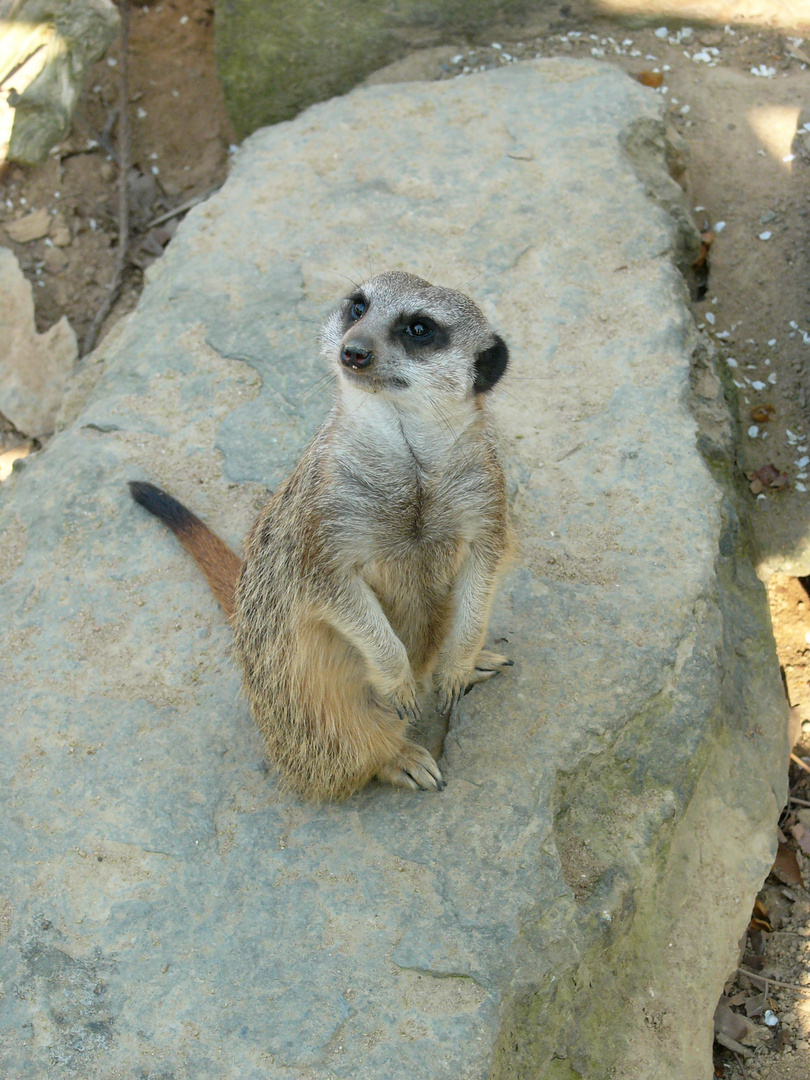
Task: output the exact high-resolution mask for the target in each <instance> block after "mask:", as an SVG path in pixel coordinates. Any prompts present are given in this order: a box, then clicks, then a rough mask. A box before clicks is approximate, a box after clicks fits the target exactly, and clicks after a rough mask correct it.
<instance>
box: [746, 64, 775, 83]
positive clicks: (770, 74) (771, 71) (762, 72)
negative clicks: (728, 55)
mask: <svg viewBox="0 0 810 1080" xmlns="http://www.w3.org/2000/svg"><path fill="white" fill-rule="evenodd" d="M751 74H752V75H757V76H759V78H761V79H772V78H774V76H775V75H776V68H772V67H767V66H766V65H765V64H760V65H759V67H755V68H751Z"/></svg>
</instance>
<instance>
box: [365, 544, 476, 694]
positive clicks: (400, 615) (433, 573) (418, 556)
mask: <svg viewBox="0 0 810 1080" xmlns="http://www.w3.org/2000/svg"><path fill="white" fill-rule="evenodd" d="M466 550H467V544H466V543H464V542H463V541H459V540H452V539H445V540H443V541H441V542H433V543H430V542H427V543H425V542H423V543H414V544H412V545H410V546H409V547H407V548H405V549H404V550H403V549H402V547H400V548H399V550H398V551H397V552H396V553H392V554H391V556H390V557H388V558H379V557H378V558H376V559H374V560H372V561H370V562H369V563H367V564H366V565H365V566H364V567H363V570H362V575H363V577H364V579H365V580H366V581H367V582H368V584H369V585H370V586H371V588H372V589H373V590H374V593H375V594H376V596H377V598H378V599H379V601H380V606H381V607H382V609H383V611H384V612H385V615H386V618H387V619H388V621H389V622H390V624H391V628H392V629H393V631H394V633H395V634H396V635H397V637H398V638H399V639H400V641H401V642H402V644H403V645H404V646H405V648H406V650H407V652H408V656H409V658H410V661H411V666H412V668H413V670H414V674H416V676H417V677H421V676H422V675H423V674H425V673H426V672H427V671H428V669H429V668H430V667H431V666H432V664H433V660H434V659H435V656H436V653H437V652H438V650H439V648H440V646H441V643H442V641H443V640H444V638H445V636H446V634H447V630H448V627H449V623H450V619H451V617H452V614H453V585H454V583H455V580H456V577H457V574H458V570H459V567H460V565H461V563H462V561H463V559H464V555H465V553H466Z"/></svg>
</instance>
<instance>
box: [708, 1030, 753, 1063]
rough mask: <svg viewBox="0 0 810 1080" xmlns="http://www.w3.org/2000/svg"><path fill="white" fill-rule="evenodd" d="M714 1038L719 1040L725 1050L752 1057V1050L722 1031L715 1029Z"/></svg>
mask: <svg viewBox="0 0 810 1080" xmlns="http://www.w3.org/2000/svg"><path fill="white" fill-rule="evenodd" d="M714 1038H715V1040H716V1042H719V1043H720V1045H721V1046H725V1048H726V1050H730V1051H731V1052H732V1054H739V1055H740V1056H741V1057H752V1056H753V1054H754V1051H753V1050H749V1049H748V1047H747V1046H743V1045H742V1043H738V1042H737V1040H736V1039H732V1038H731V1037H730V1036H729V1035H724V1034H723V1032H722V1031H715V1033H714Z"/></svg>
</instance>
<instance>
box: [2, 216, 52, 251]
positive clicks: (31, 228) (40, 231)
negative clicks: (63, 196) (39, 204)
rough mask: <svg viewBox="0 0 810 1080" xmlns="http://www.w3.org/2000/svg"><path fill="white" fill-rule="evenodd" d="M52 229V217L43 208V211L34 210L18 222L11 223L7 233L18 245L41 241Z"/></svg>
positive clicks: (7, 225)
mask: <svg viewBox="0 0 810 1080" xmlns="http://www.w3.org/2000/svg"><path fill="white" fill-rule="evenodd" d="M50 227H51V215H50V214H49V213H48V211H47V210H46V209H45V208H44V207H43V209H42V210H34V212H33V213H31V214H26V215H25V217H23V218H19V220H17V221H9V222H8V223H7V224H6V232H7V233H8V235H9V236H10V237H11V239H12V240H16V241H17V243H18V244H27V243H28V242H29V241H30V240H41V239H42V237H43V236H47V234H48V229H49V228H50Z"/></svg>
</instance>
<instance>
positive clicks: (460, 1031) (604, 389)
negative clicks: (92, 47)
mask: <svg viewBox="0 0 810 1080" xmlns="http://www.w3.org/2000/svg"><path fill="white" fill-rule="evenodd" d="M638 125H642V128H639V127H638ZM650 125H652V127H651V126H650ZM639 130H643V132H644V137H643V138H642V139H634V138H633V137H632V136H633V132H634V131H639ZM655 131H657V132H658V134H657V136H656V137H653V134H652V133H654V132H655ZM631 145H633V146H635V147H636V150H635V151H634V154H635V156H636V158H637V159H638V158H639V155H640V154H641V155H642V156H643V154H646V155H647V160H646V163H645V169H642V170H641V173H642V175H645V176H646V177H647V181H646V183H642V182H641V181H640V180H639V179H638V178H637V173H636V171H634V166H633V165H632V164H631V160H630V156H629V154H628V152H627V151H626V150H625V149H624V147H625V146H631ZM639 145H643V146H646V147H647V150H646V151H644V150H643V149H642V150H639V149H638V147H639ZM664 150H665V147H664V140H663V127H662V125H661V124H660V118H659V99H658V98H656V96H655V95H654V94H652V93H650V92H648V91H646V90H644V89H642V88H641V87H640V86H638V85H637V84H636V83H634V82H632V81H630V80H629V79H626V78H625V77H623V76H622V75H620V74H618V73H617V72H616V71H613V70H611V69H610V68H607V67H599V66H596V65H591V64H578V63H573V62H567V61H550V62H544V63H540V64H532V65H526V66H514V67H511V68H510V69H508V70H501V71H498V72H493V73H488V74H486V75H482V76H476V77H473V78H470V79H468V80H461V81H455V82H445V83H440V84H431V85H416V84H414V85H408V86H400V87H388V86H386V87H379V88H373V89H370V90H363V91H358V92H355V93H353V94H351V95H349V96H348V97H346V98H344V99H341V100H336V101H333V102H330V103H328V104H325V105H322V106H318V107H315V108H313V109H311V110H310V111H309V112H307V113H306V114H304V115H303V116H302V117H300V118H299V119H298V120H297V121H295V122H294V123H291V124H281V125H279V126H278V127H276V128H273V129H268V130H265V131H262V132H260V133H257V134H256V135H255V136H254V137H253V138H252V139H251V140H249V142H248V143H247V144H246V146H245V147H244V148H243V150H242V151H241V152H240V154H239V155H238V157H237V160H236V164H235V167H234V170H233V174H232V176H231V177H230V179H229V181H228V183H227V184H226V185H225V187H224V188H223V189H222V191H221V192H220V193H219V194H218V195H216V196H215V197H214V198H212V199H211V200H209V202H207V203H206V204H204V205H203V206H201V207H199V208H198V209H197V210H195V211H194V212H193V213H192V214H191V215H190V217H189V219H188V220H187V221H186V223H185V224H184V225H183V227H182V228H181V230H180V232H179V234H178V237H177V239H176V240H175V241H174V242H173V244H172V247H171V249H170V251H169V253H168V255H167V256H166V258H165V259H164V260H162V261H161V263H159V264H156V265H155V267H154V268H153V271H152V279H151V282H150V284H149V285H148V287H147V289H146V291H145V293H144V295H143V298H142V301H141V304H140V306H139V309H138V311H137V312H136V313H135V315H134V316H133V317H132V318H131V319H130V320H129V322H128V323H127V325H126V326H125V327H124V329H123V331H122V333H121V334H120V336H119V337H118V339H117V341H116V343H115V346H114V348H113V350H112V351H110V352H109V353H108V354H107V371H106V374H105V376H104V377H103V378H102V379H101V380H100V382H99V383H98V384H97V386H96V388H95V390H94V391H93V393H92V396H91V398H90V400H89V401H88V402H87V405H86V407H85V408H84V411H83V412H82V414H81V415H80V416H79V418H78V420H77V421H76V422H75V424H74V425H73V426H72V427H70V428H69V429H68V430H66V431H64V432H63V433H61V434H60V435H58V436H57V437H56V438H55V439H54V440H53V441H52V442H51V444H50V445H49V447H48V449H47V451H46V452H45V453H44V454H43V455H42V457H41V458H40V460H38V461H36V462H35V463H33V464H31V465H29V466H27V467H26V468H25V469H24V471H23V473H22V475H21V476H17V477H15V478H14V479H13V481H12V485H11V486H10V487H9V488H8V490H6V491H4V496H3V501H4V505H3V509H2V526H3V528H4V532H3V535H2V540H1V541H0V551H2V558H3V560H4V562H3V564H2V566H1V567H0V579H2V580H4V581H5V585H4V587H3V590H2V598H1V600H0V611H1V612H2V620H1V624H2V625H3V626H4V627H5V631H6V632H5V636H4V642H3V644H2V651H0V656H2V665H3V667H2V679H3V686H4V700H5V703H6V709H5V714H6V715H5V746H6V750H5V753H4V754H3V755H2V756H0V792H2V797H3V799H4V802H5V820H4V826H3V832H2V836H3V843H4V846H5V849H6V852H7V854H6V855H5V857H4V860H3V864H2V865H3V870H4V873H3V878H2V881H3V885H2V892H3V893H4V895H5V899H4V900H2V901H0V934H3V935H4V936H5V941H4V942H3V946H2V959H1V960H0V979H2V986H3V991H4V997H3V1009H4V1012H5V1018H6V1028H5V1033H4V1034H3V1036H2V1039H3V1041H2V1043H0V1047H2V1049H0V1061H2V1071H3V1074H4V1075H14V1076H15V1077H19V1078H20V1080H27V1078H33V1077H37V1078H39V1077H43V1076H45V1075H48V1076H60V1077H61V1076H65V1077H83V1078H97V1077H98V1078H100V1077H110V1076H130V1075H136V1074H137V1075H144V1076H169V1075H171V1076H175V1077H178V1078H179V1077H189V1078H190V1077H193V1078H195V1080H207V1078H209V1077H210V1078H214V1077H216V1078H220V1077H223V1076H232V1077H239V1078H240V1080H251V1078H256V1080H258V1078H260V1077H261V1078H262V1080H266V1078H278V1080H281V1078H285V1080H293V1078H295V1080H327V1078H337V1077H340V1078H343V1077H361V1078H363V1080H390V1078H392V1077H402V1076H407V1077H411V1078H413V1080H458V1078H460V1077H464V1078H465V1080H466V1078H484V1077H492V1078H498V1080H504V1078H517V1077H531V1078H533V1080H534V1078H539V1077H555V1078H562V1077H565V1078H569V1080H570V1078H573V1077H575V1076H587V1077H604V1076H606V1075H608V1074H610V1075H612V1076H617V1077H619V1076H627V1077H650V1076H655V1077H657V1078H659V1080H661V1078H663V1080H667V1078H672V1080H675V1078H676V1077H677V1078H678V1080H691V1078H708V1077H709V1075H710V1045H711V1017H712V1012H713V1009H714V1005H715V1003H716V1000H717V997H718V996H719V993H720V990H721V986H722V982H723V979H724V977H725V975H726V974H727V973H728V972H729V971H730V970H731V969H732V968H733V967H734V965H735V964H736V942H737V940H738V938H739V936H740V934H741V933H742V931H743V929H744V927H745V925H746V922H747V919H748V914H749V912H750V909H751V903H752V899H753V896H754V893H755V891H756V888H757V885H758V883H759V882H760V881H761V879H762V878H763V876H764V875H765V873H766V872H767V870H768V868H769V865H770V860H771V857H772V843H773V823H774V820H775V817H776V814H777V809H778V807H779V805H780V803H781V801H782V799H783V797H784V776H785V769H784V765H785V755H786V753H787V747H786V737H785V725H784V721H785V705H784V699H783V695H782V692H781V686H780V682H779V675H778V670H777V667H776V663H775V659H774V656H773V650H772V641H771V636H770V628H769V623H768V616H767V611H766V606H765V602H764V597H763V591H762V588H761V586H760V585H759V583H758V581H757V579H756V577H755V576H754V574H753V571H752V569H751V565H750V562H749V560H748V557H747V554H746V550H745V542H744V526H743V525H742V524H741V522H740V521H739V519H738V517H737V513H736V511H735V499H734V495H733V490H732V488H731V485H730V466H729V456H728V455H729V449H730V440H731V428H730V422H729V418H728V415H727V413H726V411H725V406H724V404H723V399H722V392H721V389H720V387H719V384H718V382H717V379H716V378H715V376H714V374H713V369H712V365H711V361H710V357H708V356H707V355H706V354H705V352H704V350H703V346H702V344H701V341H700V340H699V338H698V336H697V335H696V332H695V329H694V325H693V321H692V318H691V316H690V313H689V311H688V308H687V302H686V297H685V291H684V288H683V285H682V281H681V279H680V276H679V273H678V271H677V270H676V269H675V267H674V265H673V252H674V251H675V249H676V248H677V247H678V246H679V245H680V246H682V243H681V241H679V240H678V239H677V236H678V234H679V230H683V228H684V222H683V219H681V220H680V224H676V223H675V222H674V220H673V218H672V217H671V216H670V215H669V214H668V213H667V212H665V211H664V210H663V209H661V208H660V206H659V204H658V203H657V202H655V201H653V199H652V198H651V196H650V195H649V194H648V190H649V191H653V190H656V192H657V197H658V198H660V197H662V192H665V191H669V192H670V195H671V194H672V191H673V189H672V188H671V187H669V186H668V183H667V181H666V177H665V174H664V168H663V160H664ZM653 174H655V176H656V181H655V184H652V183H651V181H650V179H649V178H650V177H651V176H652V175H653ZM681 239H682V238H681ZM384 268H406V269H408V270H411V271H414V272H416V273H419V274H422V275H424V276H427V277H430V278H432V279H433V280H436V281H439V282H442V283H444V284H448V285H451V286H455V287H461V288H464V289H466V291H468V292H469V293H470V294H472V295H473V296H474V297H475V298H476V299H477V300H478V301H479V302H480V304H481V306H482V308H483V309H484V312H485V314H486V315H487V317H488V318H490V319H491V320H492V321H493V323H495V324H496V326H498V328H499V329H500V330H501V331H502V332H503V333H504V334H505V335H506V337H507V338H508V340H509V342H510V345H511V347H512V353H513V369H512V373H511V375H510V376H509V378H508V379H507V380H506V381H505V387H504V390H503V392H502V393H501V394H500V395H499V397H500V404H499V409H500V413H501V419H502V424H503V428H504V432H505V442H506V452H507V458H508V463H509V470H510V476H511V492H512V502H513V508H514V515H515V519H516V524H517V529H518V533H519V541H520V553H519V556H518V558H517V561H516V563H515V566H514V569H513V570H512V571H511V573H510V574H509V576H508V577H507V578H506V580H505V581H504V583H503V586H502V588H501V590H500V594H499V597H498V601H497V603H496V605H495V610H494V614H493V617H492V621H491V628H490V640H491V641H493V642H500V643H503V642H506V644H501V645H499V646H498V647H499V648H503V649H507V650H508V651H509V652H510V654H511V655H512V656H513V658H514V659H515V661H516V667H515V668H514V669H513V670H512V672H511V673H510V674H509V675H508V676H506V677H504V678H501V679H498V680H496V681H495V682H494V683H492V684H490V685H488V686H486V687H479V688H476V689H475V690H474V691H473V692H472V693H471V694H470V695H469V696H468V697H467V698H465V699H464V701H463V702H462V704H461V706H460V707H459V709H458V711H457V713H456V714H455V715H454V717H453V719H452V721H451V725H450V730H449V733H448V735H447V737H446V740H445V743H444V757H443V762H442V768H443V770H444V771H445V775H446V777H447V779H448V787H447V789H446V790H445V791H444V792H443V793H442V794H441V795H436V796H434V797H431V796H428V795H424V794H409V793H405V792H402V791H396V790H393V789H387V788H381V787H374V786H372V787H370V788H368V789H367V790H365V791H364V792H362V793H361V794H359V795H358V796H356V797H354V798H353V799H351V800H350V801H349V802H347V803H345V804H342V805H332V806H321V807H316V806H310V805H302V804H301V803H299V802H297V801H295V800H294V799H290V798H287V797H284V796H283V795H281V794H280V792H279V790H278V787H277V785H276V781H275V778H274V776H273V774H272V772H270V771H268V769H267V767H266V765H265V762H264V758H263V755H262V747H261V744H260V740H259V736H258V734H257V732H256V731H255V730H254V727H253V725H252V723H251V720H250V718H249V716H248V714H247V711H246V709H245V706H244V703H243V702H242V701H241V700H240V699H239V696H238V678H237V674H236V672H235V671H234V669H233V667H232V665H231V662H230V660H229V657H228V648H229V631H228V626H227V624H226V622H225V619H224V617H223V616H222V615H221V613H220V612H219V611H218V609H217V608H216V605H215V603H214V601H213V599H212V598H211V596H210V595H209V594H208V592H207V590H206V587H205V586H204V584H203V582H202V580H201V578H200V577H199V575H198V574H197V573H196V571H195V568H194V567H193V566H191V565H189V563H188V561H187V559H186V557H185V556H184V554H183V553H182V552H181V551H180V550H179V549H178V546H177V544H176V542H175V541H174V539H173V537H171V536H170V535H167V534H165V533H164V532H163V531H161V529H160V528H159V526H158V525H157V523H156V522H155V521H154V520H153V519H151V518H148V517H147V516H146V515H145V514H144V513H143V512H142V511H141V510H140V509H139V508H138V507H136V506H134V505H133V504H131V503H130V502H129V497H128V494H127V492H126V489H125V481H126V480H127V479H130V478H139V477H148V478H149V479H151V480H154V481H156V482H158V483H161V484H162V485H163V486H165V487H167V488H169V489H170V490H172V491H174V492H175V493H176V494H177V495H179V496H180V497H181V498H183V499H184V501H186V502H187V503H189V504H190V505H191V506H192V507H194V508H195V509H196V510H197V511H198V512H199V513H200V514H201V515H203V516H206V517H207V518H208V519H209V521H210V522H211V524H212V525H213V526H214V527H215V528H217V530H218V531H220V533H221V534H222V535H223V536H225V537H226V538H227V539H228V540H229V541H230V542H232V543H234V544H237V543H238V541H239V538H240V535H241V534H242V533H243V532H244V530H245V528H246V527H247V524H248V522H249V521H250V519H251V517H252V515H253V513H254V510H255V507H256V506H257V505H258V503H259V502H260V500H261V498H262V495H263V492H264V489H265V486H270V487H272V486H274V485H275V484H276V483H278V481H279V480H280V478H282V477H283V476H284V475H285V473H286V472H287V470H288V469H289V468H290V466H291V464H292V463H293V462H294V461H295V459H296V457H297V455H298V454H299V452H300V450H301V448H302V446H303V445H304V444H305V442H306V440H307V439H308V437H309V435H310V434H311V433H312V431H313V429H314V427H315V425H316V423H317V421H318V418H319V417H320V416H322V415H323V413H324V411H325V409H326V407H327V398H328V392H327V390H326V389H324V388H323V386H322V385H321V383H320V382H319V380H320V379H321V377H322V374H323V368H322V363H321V361H320V360H319V359H318V355H317V346H316V328H317V325H318V323H319V321H320V320H321V319H322V317H323V316H324V315H325V313H326V312H327V310H328V309H329V307H330V305H331V304H332V302H333V301H334V299H335V297H336V296H337V295H339V294H340V293H342V292H343V291H344V290H346V289H347V284H346V279H349V280H358V279H361V278H362V277H364V276H366V275H368V274H370V273H371V272H373V271H377V270H381V269H384ZM357 422H358V423H362V417H360V416H358V419H357Z"/></svg>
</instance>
